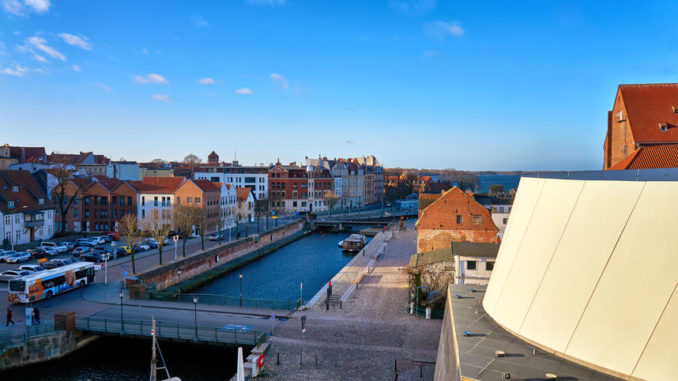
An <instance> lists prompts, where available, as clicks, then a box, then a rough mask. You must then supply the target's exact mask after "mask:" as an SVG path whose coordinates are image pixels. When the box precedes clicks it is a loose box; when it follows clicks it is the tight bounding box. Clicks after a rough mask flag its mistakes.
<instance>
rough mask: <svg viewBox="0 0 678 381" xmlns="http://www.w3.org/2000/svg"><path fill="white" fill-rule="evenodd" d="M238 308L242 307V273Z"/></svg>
mask: <svg viewBox="0 0 678 381" xmlns="http://www.w3.org/2000/svg"><path fill="white" fill-rule="evenodd" d="M240 307H242V273H240Z"/></svg>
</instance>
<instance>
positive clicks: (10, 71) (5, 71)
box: [0, 63, 28, 77]
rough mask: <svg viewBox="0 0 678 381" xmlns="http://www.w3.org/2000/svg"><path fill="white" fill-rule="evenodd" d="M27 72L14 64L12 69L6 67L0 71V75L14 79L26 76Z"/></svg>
mask: <svg viewBox="0 0 678 381" xmlns="http://www.w3.org/2000/svg"><path fill="white" fill-rule="evenodd" d="M27 71H28V69H27V68H25V67H23V66H21V65H19V64H18V63H15V64H14V69H12V68H8V67H6V68H4V69H2V70H0V73H2V74H7V75H13V76H15V77H23V76H24V74H26V72H27Z"/></svg>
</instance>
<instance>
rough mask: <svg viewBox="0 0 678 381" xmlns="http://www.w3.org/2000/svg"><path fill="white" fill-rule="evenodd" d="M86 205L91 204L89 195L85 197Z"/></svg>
mask: <svg viewBox="0 0 678 381" xmlns="http://www.w3.org/2000/svg"><path fill="white" fill-rule="evenodd" d="M85 205H89V196H87V197H85Z"/></svg>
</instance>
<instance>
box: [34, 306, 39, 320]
mask: <svg viewBox="0 0 678 381" xmlns="http://www.w3.org/2000/svg"><path fill="white" fill-rule="evenodd" d="M33 317H34V318H35V323H36V324H40V310H39V309H38V307H33Z"/></svg>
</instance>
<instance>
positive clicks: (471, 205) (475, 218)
mask: <svg viewBox="0 0 678 381" xmlns="http://www.w3.org/2000/svg"><path fill="white" fill-rule="evenodd" d="M414 226H415V229H416V230H417V252H418V253H421V252H426V251H433V250H437V249H444V248H448V247H450V242H451V241H457V242H459V241H463V242H486V243H495V242H498V238H497V233H498V232H499V229H498V228H497V227H496V226H495V225H494V222H492V217H491V215H490V211H489V210H487V209H486V208H485V207H484V206H482V205H480V204H479V203H478V202H477V201H476V200H474V199H473V196H471V195H469V194H467V193H465V192H462V191H461V190H460V189H459V188H457V187H453V188H452V189H450V190H448V191H447V192H445V193H444V194H443V195H442V196H441V197H439V198H438V199H437V200H435V201H434V202H433V203H431V204H430V205H429V206H428V207H426V209H424V210H422V211H421V213H420V215H419V218H418V219H417V222H416V223H415V225H414Z"/></svg>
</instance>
